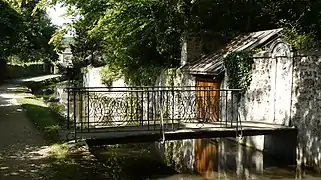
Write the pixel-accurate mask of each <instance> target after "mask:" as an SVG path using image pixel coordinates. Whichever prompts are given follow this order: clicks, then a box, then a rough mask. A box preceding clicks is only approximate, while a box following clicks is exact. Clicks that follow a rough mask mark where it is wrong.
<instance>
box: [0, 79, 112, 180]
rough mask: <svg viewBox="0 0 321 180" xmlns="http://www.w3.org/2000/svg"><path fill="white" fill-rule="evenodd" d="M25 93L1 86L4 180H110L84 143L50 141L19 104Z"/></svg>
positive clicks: (0, 144) (0, 173)
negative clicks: (82, 144) (48, 141)
mask: <svg viewBox="0 0 321 180" xmlns="http://www.w3.org/2000/svg"><path fill="white" fill-rule="evenodd" d="M25 92H26V89H23V88H19V87H17V86H14V85H4V86H0V180H2V179H3V180H7V179H8V180H11V179H12V180H19V179H27V180H29V179H30V180H37V179H53V180H55V179H57V180H58V179H59V180H60V179H62V180H63V179H75V180H76V179H77V180H78V179H109V178H108V177H107V175H106V174H105V173H104V168H103V167H102V165H101V164H99V163H98V162H97V160H96V159H95V158H94V157H93V156H92V155H91V154H90V153H89V152H88V150H87V149H86V148H84V146H77V145H72V144H65V145H62V144H55V145H52V144H49V143H47V141H46V140H45V139H44V138H43V135H42V133H40V132H39V131H38V129H37V128H36V127H35V126H34V124H32V123H31V121H29V120H28V119H27V117H26V116H25V112H24V111H23V110H22V108H21V106H20V105H18V104H17V101H16V99H17V98H23V97H26V98H28V97H29V98H32V97H33V96H32V95H31V94H29V93H25ZM80 147H82V148H80Z"/></svg>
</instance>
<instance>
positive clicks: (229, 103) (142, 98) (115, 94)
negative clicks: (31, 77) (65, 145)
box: [67, 86, 242, 136]
mask: <svg viewBox="0 0 321 180" xmlns="http://www.w3.org/2000/svg"><path fill="white" fill-rule="evenodd" d="M156 87H157V86H155V87H150V89H148V90H130V89H128V87H118V89H121V88H127V90H115V91H111V90H107V89H106V90H103V89H97V90H96V91H95V89H94V88H87V89H86V88H67V92H68V105H67V107H68V128H69V129H74V133H75V134H77V132H82V133H84V132H91V130H92V129H97V128H100V127H115V131H121V130H122V127H124V126H126V127H130V126H141V127H146V128H147V129H146V130H160V132H161V133H164V132H165V131H166V130H167V129H163V128H164V126H166V128H168V127H167V126H168V125H169V126H171V127H172V128H182V126H181V123H182V122H187V123H198V124H200V123H210V122H209V121H210V120H211V119H213V118H214V119H216V120H217V121H220V122H222V123H223V124H225V126H226V127H233V126H235V125H233V123H232V122H233V121H234V122H235V120H233V117H234V118H235V116H234V115H233V113H237V112H238V111H237V110H235V111H234V109H237V103H236V102H234V101H235V99H237V98H235V99H233V96H232V94H235V93H239V92H240V91H241V90H239V89H213V88H209V86H189V87H192V88H193V89H183V88H184V86H182V87H178V88H177V89H174V88H173V87H172V86H167V87H166V88H167V89H162V88H161V89H157V88H156ZM135 88H137V87H135ZM163 88H165V86H163ZM206 88H208V89H206ZM214 91H215V92H217V93H219V96H215V94H217V93H215V94H211V92H214ZM157 104H161V105H162V106H158V105H157ZM229 113H230V114H229ZM160 115H161V116H162V117H159V116H160ZM236 116H238V115H236ZM159 118H161V119H159ZM230 122H231V123H230ZM109 124H110V125H109ZM159 125H160V128H161V129H158V128H159V127H158V126H159ZM239 125H240V127H239ZM201 127H202V126H200V128H201ZM235 128H236V129H237V130H238V128H241V129H242V125H241V123H240V122H239V119H238V118H236V126H235ZM75 136H76V135H75Z"/></svg>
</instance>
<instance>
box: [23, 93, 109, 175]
mask: <svg viewBox="0 0 321 180" xmlns="http://www.w3.org/2000/svg"><path fill="white" fill-rule="evenodd" d="M17 101H18V103H19V104H21V106H22V108H23V110H24V111H25V113H26V116H27V117H28V119H29V120H30V121H31V122H32V123H33V124H34V125H35V126H36V127H37V129H38V130H39V131H41V132H42V134H43V137H44V139H45V140H46V142H48V143H47V144H48V145H49V146H48V148H49V150H48V155H47V157H46V158H44V159H42V160H41V161H43V162H45V164H46V166H44V168H43V169H42V170H41V171H39V174H40V176H41V177H42V179H45V180H47V179H48V180H60V179H69V180H86V179H97V180H103V179H112V178H110V177H109V176H108V174H107V173H106V170H105V168H104V166H103V165H102V164H101V163H100V162H99V161H98V160H97V159H96V158H95V157H94V156H93V155H92V154H91V153H89V151H88V150H87V149H86V148H84V147H83V146H82V145H77V144H74V143H72V142H71V143H70V142H64V141H62V140H61V139H60V136H59V132H58V129H59V123H60V120H59V118H57V115H56V114H55V112H54V111H53V109H54V107H52V106H50V107H48V105H47V104H45V103H44V102H43V100H42V99H41V98H37V97H35V96H32V95H28V96H26V97H25V98H20V99H17Z"/></svg>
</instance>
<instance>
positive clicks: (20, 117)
mask: <svg viewBox="0 0 321 180" xmlns="http://www.w3.org/2000/svg"><path fill="white" fill-rule="evenodd" d="M24 90H25V89H21V88H20V89H17V87H16V86H14V85H4V86H0V179H1V180H2V179H4V180H7V179H8V180H11V179H14V180H19V179H39V178H40V177H37V175H38V174H39V173H38V171H39V170H40V169H41V167H42V165H43V164H42V161H41V160H40V159H41V158H42V157H44V156H46V154H47V151H48V150H47V149H48V147H47V146H44V145H45V142H44V139H43V138H42V136H41V135H40V133H39V132H38V131H37V130H36V129H35V128H34V126H33V124H32V123H31V122H30V121H29V120H28V119H27V118H26V116H25V113H24V112H23V111H22V109H21V107H20V106H19V105H18V104H17V102H16V100H15V99H16V98H19V97H21V95H22V93H19V92H21V91H22V92H23V91H24ZM25 95H26V94H25Z"/></svg>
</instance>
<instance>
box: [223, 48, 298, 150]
mask: <svg viewBox="0 0 321 180" xmlns="http://www.w3.org/2000/svg"><path fill="white" fill-rule="evenodd" d="M282 48H283V47H282ZM284 48H285V47H284ZM292 69H293V66H292V56H291V54H286V55H280V54H278V53H277V52H276V51H274V50H273V49H272V53H271V52H270V51H269V52H267V51H261V52H259V53H257V54H255V55H254V64H253V68H252V81H251V84H250V86H249V89H248V90H247V91H246V92H245V93H244V94H243V95H242V96H241V99H240V101H239V105H238V112H239V115H240V116H239V118H240V120H241V121H262V122H266V123H274V124H281V125H289V122H290V114H291V112H290V107H291V85H292ZM227 78H228V77H226V76H225V78H224V80H223V82H222V87H221V88H228V86H227ZM228 114H229V112H228ZM290 135H291V137H289V138H288V139H287V140H286V141H287V142H289V144H287V145H288V146H289V147H293V148H295V147H294V146H295V135H294V136H293V134H289V136H290ZM278 137H279V136H278ZM291 138H292V139H294V140H291ZM278 139H279V138H275V137H274V136H251V137H244V138H238V139H237V140H238V141H239V143H242V144H246V145H247V146H251V147H254V148H256V149H258V150H261V151H266V152H270V153H273V154H284V153H288V154H289V155H291V156H292V154H293V152H292V151H291V150H290V148H284V147H283V146H282V147H281V146H278V147H279V148H275V146H274V145H276V144H280V143H279V141H278ZM282 140H285V139H282ZM284 144H286V143H284ZM286 149H288V150H286ZM285 150H286V151H285Z"/></svg>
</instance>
